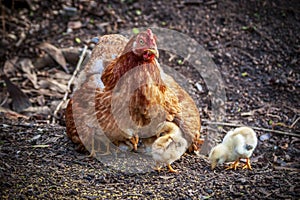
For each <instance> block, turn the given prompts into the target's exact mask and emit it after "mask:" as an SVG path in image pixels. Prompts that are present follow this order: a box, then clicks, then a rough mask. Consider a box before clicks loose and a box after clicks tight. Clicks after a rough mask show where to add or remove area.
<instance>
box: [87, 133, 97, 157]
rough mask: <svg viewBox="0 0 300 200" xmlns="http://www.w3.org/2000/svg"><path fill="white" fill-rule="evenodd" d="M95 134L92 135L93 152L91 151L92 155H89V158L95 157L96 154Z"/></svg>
mask: <svg viewBox="0 0 300 200" xmlns="http://www.w3.org/2000/svg"><path fill="white" fill-rule="evenodd" d="M94 137H95V136H94V135H93V136H92V142H91V145H92V148H91V152H90V155H89V156H88V157H89V158H94V157H95V156H96V151H95V138H94Z"/></svg>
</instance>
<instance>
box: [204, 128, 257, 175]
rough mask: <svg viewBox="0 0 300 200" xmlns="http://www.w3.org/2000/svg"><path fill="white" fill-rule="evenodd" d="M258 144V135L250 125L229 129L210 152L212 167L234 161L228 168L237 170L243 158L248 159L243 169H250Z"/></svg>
mask: <svg viewBox="0 0 300 200" xmlns="http://www.w3.org/2000/svg"><path fill="white" fill-rule="evenodd" d="M256 146H257V137H256V133H255V132H254V130H253V129H251V128H249V127H240V128H236V129H234V130H233V131H229V132H228V133H227V134H226V135H225V137H224V139H223V141H222V143H221V144H218V145H217V146H216V147H214V148H213V149H212V150H211V152H210V154H209V160H210V162H211V169H214V168H215V167H216V166H217V165H219V164H223V163H224V162H233V161H234V163H233V164H231V165H230V166H228V167H227V168H226V169H234V170H236V168H237V166H238V164H239V161H240V159H241V158H245V159H246V164H245V165H244V166H243V169H250V170H252V167H251V165H250V156H251V155H252V153H253V151H254V149H255V148H256Z"/></svg>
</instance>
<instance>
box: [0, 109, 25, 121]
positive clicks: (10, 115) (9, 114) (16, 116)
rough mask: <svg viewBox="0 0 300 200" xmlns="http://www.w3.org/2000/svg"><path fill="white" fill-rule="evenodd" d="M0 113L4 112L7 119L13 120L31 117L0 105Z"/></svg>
mask: <svg viewBox="0 0 300 200" xmlns="http://www.w3.org/2000/svg"><path fill="white" fill-rule="evenodd" d="M0 113H4V116H5V117H6V118H7V119H11V120H17V119H19V118H23V119H25V120H28V119H29V117H28V116H26V115H22V114H19V113H16V112H14V111H12V110H10V109H8V108H3V107H0Z"/></svg>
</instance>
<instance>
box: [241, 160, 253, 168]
mask: <svg viewBox="0 0 300 200" xmlns="http://www.w3.org/2000/svg"><path fill="white" fill-rule="evenodd" d="M243 169H250V170H252V167H251V164H250V159H249V158H246V164H245V165H244V166H243Z"/></svg>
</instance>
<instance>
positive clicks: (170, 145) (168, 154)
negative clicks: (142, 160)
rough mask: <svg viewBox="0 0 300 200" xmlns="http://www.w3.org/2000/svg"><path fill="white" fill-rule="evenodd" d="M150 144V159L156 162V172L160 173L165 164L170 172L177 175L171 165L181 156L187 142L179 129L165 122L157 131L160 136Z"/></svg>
mask: <svg viewBox="0 0 300 200" xmlns="http://www.w3.org/2000/svg"><path fill="white" fill-rule="evenodd" d="M161 134H162V136H160V137H159V138H157V139H156V140H155V142H154V143H153V144H152V157H153V159H154V161H156V170H158V171H160V170H161V167H162V165H164V164H166V165H167V166H168V168H169V171H170V172H173V173H178V171H177V170H174V169H173V168H172V166H171V164H172V163H173V162H174V161H175V160H178V159H179V158H180V157H181V155H183V154H184V153H185V152H186V150H187V148H188V142H187V141H186V139H184V137H183V134H182V132H181V130H180V128H179V127H178V126H177V125H176V124H174V123H172V122H165V123H164V124H162V127H160V128H159V130H158V131H157V135H161Z"/></svg>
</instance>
